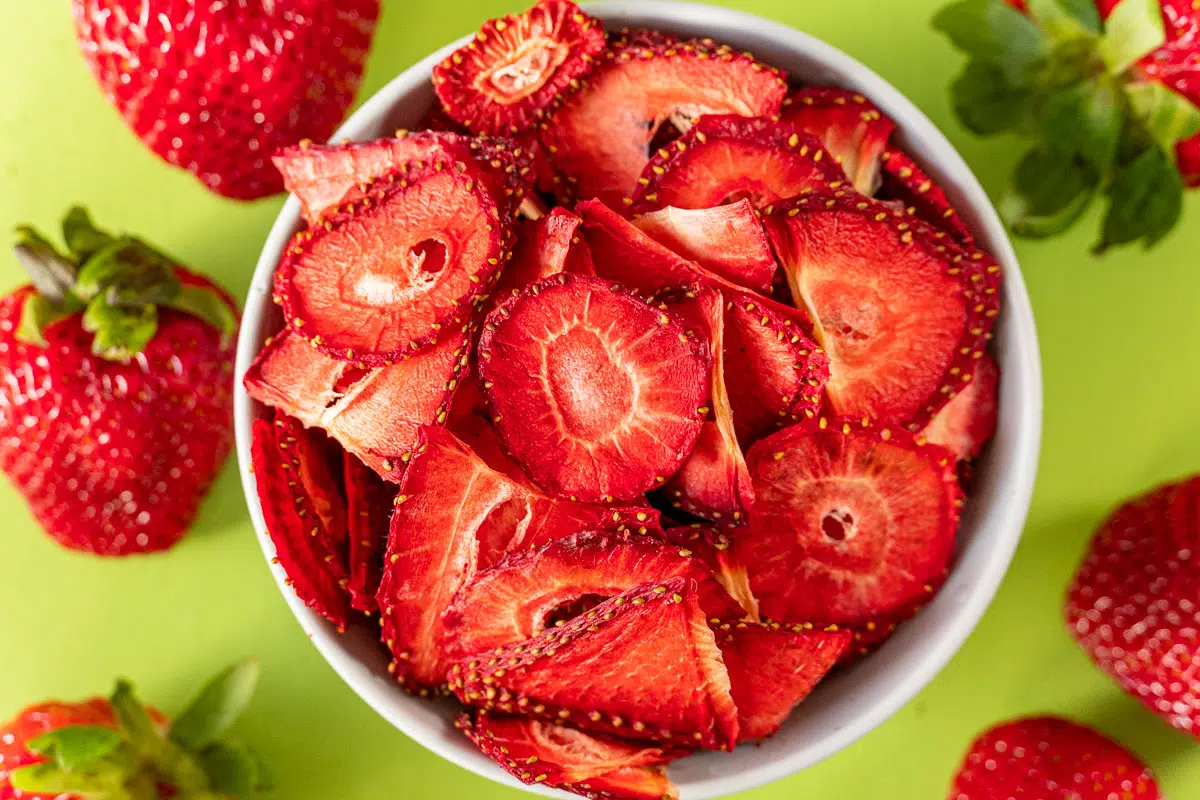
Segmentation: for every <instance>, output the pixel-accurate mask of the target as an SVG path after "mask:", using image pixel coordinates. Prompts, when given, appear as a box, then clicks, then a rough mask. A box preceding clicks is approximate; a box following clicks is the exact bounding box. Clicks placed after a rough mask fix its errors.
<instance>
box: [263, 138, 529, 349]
mask: <svg viewBox="0 0 1200 800" xmlns="http://www.w3.org/2000/svg"><path fill="white" fill-rule="evenodd" d="M390 177H394V178H396V180H395V182H394V183H393V182H392V181H391V180H390V178H389V179H384V180H382V181H380V182H378V183H379V184H381V186H380V188H378V189H372V190H371V193H370V194H368V195H367V196H366V197H365V198H363V200H362V201H360V202H359V203H358V204H357V205H356V204H353V203H351V204H347V205H345V206H343V207H342V208H341V210H340V211H338V212H337V213H333V214H331V215H329V216H328V217H327V218H326V220H325V225H324V226H323V227H318V228H315V229H312V230H309V231H305V232H303V233H300V234H299V235H298V236H297V237H296V239H295V240H294V241H293V244H292V245H290V246H289V247H288V249H287V251H286V253H285V255H284V258H283V261H282V263H280V265H279V269H278V271H277V272H276V274H275V291H276V295H277V296H278V298H279V301H280V302H281V304H282V305H283V312H284V316H285V317H286V318H287V321H288V324H289V325H291V326H292V328H293V329H294V331H295V332H296V333H298V334H299V335H301V336H303V337H304V338H305V339H308V340H309V341H310V342H312V343H313V345H314V346H315V347H316V348H317V349H319V350H321V351H322V352H324V353H326V354H328V355H330V356H333V357H334V358H339V359H343V360H346V361H351V362H361V363H365V364H367V365H368V366H384V365H387V364H390V363H393V362H395V361H398V360H400V359H401V358H403V357H404V356H407V355H413V354H415V353H418V352H420V351H421V350H423V349H425V348H426V347H428V346H429V345H430V344H431V343H433V342H435V341H436V340H437V337H438V334H439V333H440V331H441V330H442V329H443V328H448V327H450V326H451V325H453V324H456V323H457V324H459V325H461V324H463V323H464V322H465V318H466V317H467V316H468V315H469V312H470V305H471V303H472V301H473V300H474V299H475V298H476V296H477V295H478V294H479V293H480V292H484V291H486V289H487V288H488V287H489V286H490V285H491V283H492V281H493V280H494V279H495V277H496V276H497V274H498V272H499V269H500V267H501V266H502V265H503V263H504V261H505V259H506V253H507V248H508V239H509V237H510V236H511V232H510V231H509V228H508V226H507V225H502V223H501V220H500V213H499V211H498V210H497V206H496V203H495V202H494V201H493V199H492V198H491V196H490V195H489V194H488V193H487V191H486V190H485V189H484V188H483V187H482V186H481V185H480V184H479V182H478V181H476V180H475V179H474V178H472V177H470V171H469V170H468V171H466V172H459V171H458V170H456V169H455V168H454V165H453V164H450V163H447V162H444V161H437V162H435V163H434V164H433V165H431V166H429V167H426V168H424V169H420V170H410V171H409V172H408V173H404V174H403V175H397V174H396V173H390Z"/></svg>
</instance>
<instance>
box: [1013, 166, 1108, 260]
mask: <svg viewBox="0 0 1200 800" xmlns="http://www.w3.org/2000/svg"><path fill="white" fill-rule="evenodd" d="M1096 189H1097V183H1096V178H1095V175H1094V174H1093V173H1092V172H1091V171H1090V170H1088V169H1087V168H1086V166H1085V165H1083V164H1082V163H1080V161H1079V160H1077V159H1075V158H1073V157H1072V156H1071V155H1069V154H1065V153H1060V152H1056V151H1052V150H1048V149H1046V148H1042V147H1037V148H1034V149H1033V150H1031V151H1029V152H1028V153H1027V154H1026V155H1025V157H1024V158H1023V159H1021V162H1020V163H1019V164H1018V165H1017V169H1016V172H1015V173H1014V175H1013V183H1012V186H1010V187H1009V189H1008V191H1007V192H1006V193H1005V195H1004V196H1003V197H1002V198H1001V199H1000V202H999V203H998V204H997V207H998V209H999V211H1000V215H1001V216H1002V217H1003V218H1004V221H1005V222H1006V223H1008V226H1009V227H1010V228H1011V229H1012V231H1013V233H1015V234H1017V235H1018V236H1024V237H1026V238H1030V239H1041V238H1045V237H1048V236H1053V235H1055V234H1058V233H1061V232H1062V231H1064V230H1066V229H1067V228H1069V227H1071V225H1073V224H1074V223H1075V222H1076V221H1077V220H1078V219H1079V217H1080V216H1081V215H1082V214H1083V212H1084V210H1085V209H1086V208H1087V207H1088V205H1089V204H1090V203H1091V200H1092V197H1093V196H1094V195H1095V193H1096Z"/></svg>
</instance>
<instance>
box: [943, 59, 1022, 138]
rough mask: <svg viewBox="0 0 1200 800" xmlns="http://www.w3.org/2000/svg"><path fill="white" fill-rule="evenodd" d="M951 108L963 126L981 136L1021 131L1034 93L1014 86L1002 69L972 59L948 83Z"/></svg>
mask: <svg viewBox="0 0 1200 800" xmlns="http://www.w3.org/2000/svg"><path fill="white" fill-rule="evenodd" d="M950 97H951V100H952V102H953V103H954V110H955V111H956V112H957V113H958V118H959V119H960V120H962V123H963V125H964V126H966V128H967V129H968V130H970V131H972V132H974V133H977V134H979V135H980V136H990V135H993V134H997V133H1003V132H1005V131H1011V130H1020V129H1022V128H1024V127H1026V125H1027V124H1028V120H1029V118H1030V115H1031V113H1032V105H1033V92H1032V91H1030V90H1029V89H1025V88H1021V87H1017V86H1013V85H1012V84H1011V83H1009V82H1008V78H1007V77H1006V76H1005V74H1004V70H1002V69H1000V68H999V67H997V66H996V65H995V64H992V63H990V62H987V61H971V62H969V63H968V64H967V66H966V69H964V70H963V72H962V74H961V75H959V76H958V78H957V79H956V80H955V81H954V83H953V84H951V86H950Z"/></svg>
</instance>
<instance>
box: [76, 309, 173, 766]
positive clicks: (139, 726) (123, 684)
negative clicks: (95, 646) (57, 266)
mask: <svg viewBox="0 0 1200 800" xmlns="http://www.w3.org/2000/svg"><path fill="white" fill-rule="evenodd" d="M92 305H94V303H93V304H90V305H89V306H88V310H87V312H84V320H85V327H86V320H87V314H88V313H89V312H91V310H92ZM108 700H109V703H111V704H112V707H113V712H115V713H116V715H117V723H118V724H119V725H120V728H121V730H122V731H123V732H124V733H125V736H126V737H127V738H128V739H129V742H130V744H132V745H133V746H134V748H135V749H136V750H138V751H139V752H153V751H154V750H155V749H157V743H158V741H159V740H160V739H161V738H162V737H161V736H160V735H159V732H158V726H157V725H155V724H154V720H152V719H151V718H150V713H149V712H148V711H146V707H145V706H144V705H142V703H141V701H140V700H138V699H137V697H136V696H135V695H134V693H133V684H132V683H130V682H129V681H127V680H119V681H117V686H116V688H115V689H113V693H112V694H111V695H110V696H109V698H108Z"/></svg>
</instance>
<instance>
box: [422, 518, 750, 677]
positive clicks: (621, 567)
mask: <svg viewBox="0 0 1200 800" xmlns="http://www.w3.org/2000/svg"><path fill="white" fill-rule="evenodd" d="M677 576H678V577H685V578H687V579H688V581H689V582H690V584H691V585H693V586H695V587H697V591H699V592H700V595H701V599H700V603H701V606H702V607H703V608H704V611H705V613H706V614H707V615H708V616H710V617H716V618H719V619H727V618H730V617H732V618H734V619H737V618H740V617H741V616H743V615H742V609H741V607H740V606H739V605H738V604H737V603H736V602H735V601H734V600H733V599H732V598H731V597H730V596H729V594H728V593H727V592H726V591H725V590H724V589H723V588H722V587H721V585H720V584H719V583H717V581H716V580H715V579H714V577H713V575H712V573H711V572H710V571H709V570H708V568H707V567H706V566H705V565H704V563H702V562H701V561H699V560H697V559H695V558H692V557H691V556H690V555H683V554H682V553H681V549H680V548H679V547H678V546H672V545H671V544H668V543H665V542H663V541H662V540H661V539H658V538H654V537H651V536H645V535H641V534H635V533H596V532H588V533H579V534H574V535H571V536H566V537H563V538H561V539H556V540H554V541H552V542H549V543H548V544H545V545H543V546H542V547H539V548H537V549H535V550H526V551H522V552H519V553H511V554H509V555H507V556H505V557H504V558H502V559H501V560H500V561H499V562H497V563H496V564H495V565H494V566H492V567H491V568H489V569H487V570H484V571H482V572H480V573H479V574H478V575H476V576H475V578H474V579H473V580H472V581H471V582H470V583H468V584H466V585H465V586H463V588H462V589H461V590H459V592H458V595H457V596H456V597H455V598H454V602H453V603H452V604H451V605H450V607H449V608H448V609H447V610H446V612H445V614H444V615H443V618H442V624H443V626H444V635H445V642H444V646H443V649H444V651H445V653H446V654H447V656H448V657H450V658H453V659H462V658H466V657H467V656H470V655H475V654H479V653H483V652H486V651H490V650H494V649H496V648H497V647H502V646H504V645H508V644H512V643H514V642H520V641H523V640H525V639H529V638H532V637H534V636H537V635H538V634H540V633H541V632H542V631H544V630H546V629H547V628H550V627H553V625H554V620H555V619H556V618H557V619H559V620H560V621H562V622H565V621H566V620H569V619H571V618H572V617H571V616H568V615H569V614H571V612H575V611H578V612H580V613H582V612H583V611H586V610H588V609H584V608H579V607H574V604H576V603H577V602H578V601H580V600H581V599H584V598H588V597H597V598H600V599H607V598H609V597H613V596H614V595H618V594H620V593H621V592H623V591H625V590H627V589H630V588H632V587H634V586H638V585H639V584H643V583H649V582H652V581H662V580H666V579H667V578H674V577H677ZM564 609H566V610H564ZM560 610H562V611H561V615H560Z"/></svg>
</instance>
